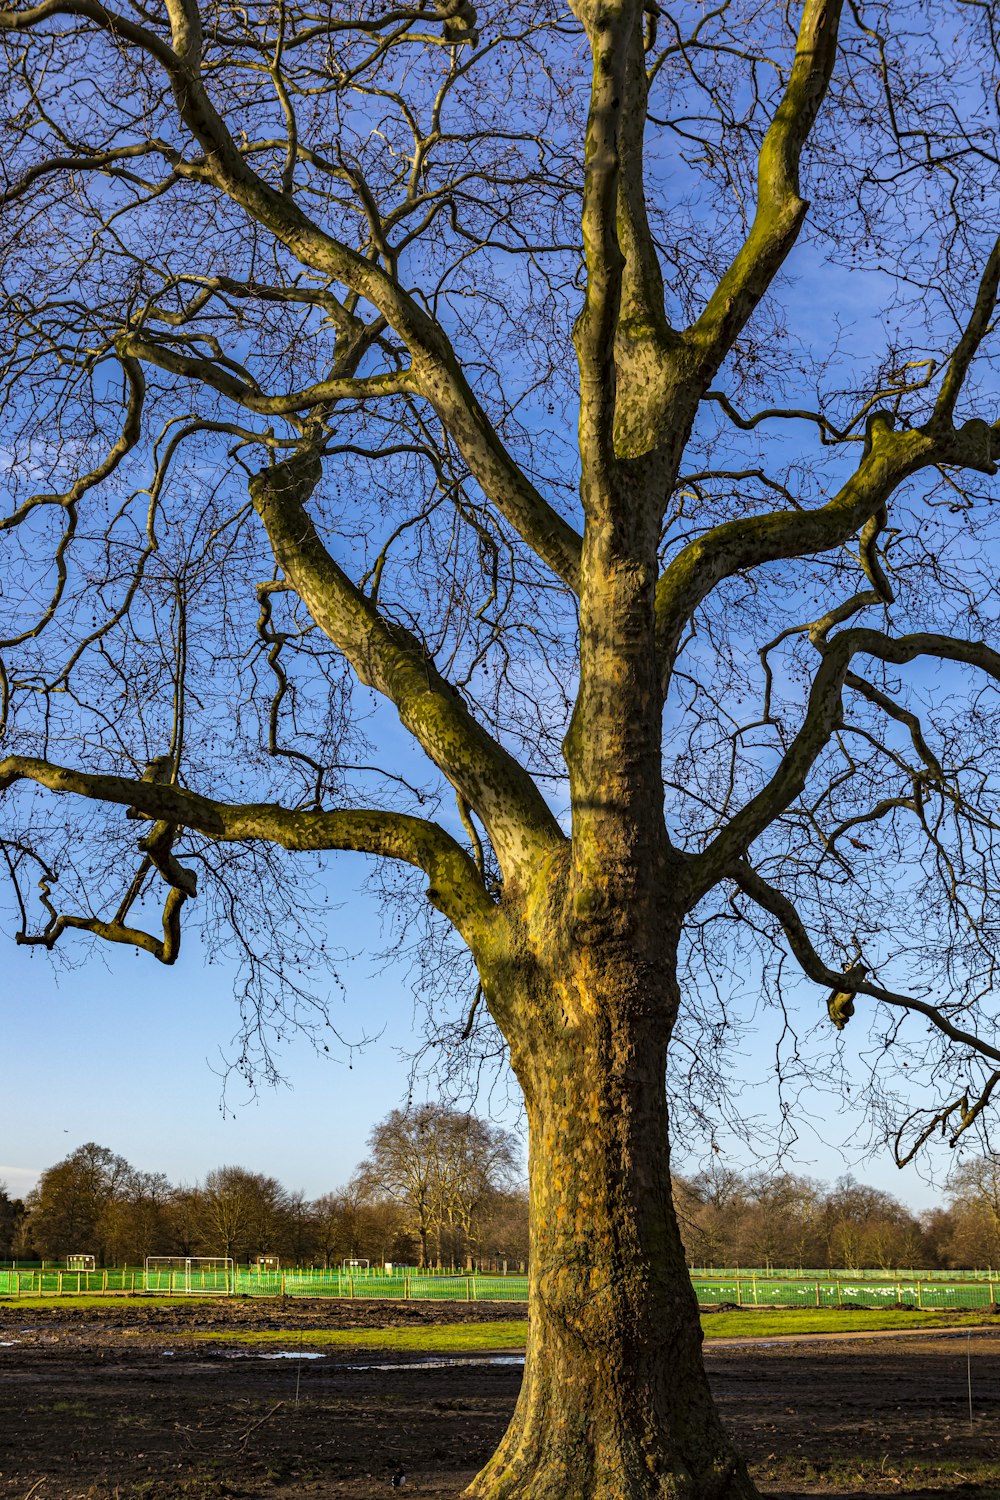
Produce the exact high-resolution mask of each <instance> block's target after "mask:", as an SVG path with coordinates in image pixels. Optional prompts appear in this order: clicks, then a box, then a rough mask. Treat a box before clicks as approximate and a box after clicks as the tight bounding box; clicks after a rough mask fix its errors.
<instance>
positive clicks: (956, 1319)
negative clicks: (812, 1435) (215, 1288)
mask: <svg viewBox="0 0 1000 1500" xmlns="http://www.w3.org/2000/svg"><path fill="white" fill-rule="evenodd" d="M123 1300H124V1301H127V1302H128V1303H129V1304H130V1305H132V1306H138V1307H144V1308H145V1307H177V1306H178V1305H183V1306H185V1307H187V1306H189V1305H190V1304H191V1303H192V1302H197V1303H201V1304H203V1305H205V1306H214V1307H218V1305H219V1298H218V1297H139V1298H136V1299H134V1300H133V1299H132V1298H131V1297H129V1298H125V1299H119V1298H116V1297H112V1298H110V1299H109V1298H108V1297H98V1296H92V1297H87V1296H83V1297H59V1298H56V1297H30V1298H29V1297H22V1298H20V1299H18V1300H17V1301H16V1302H15V1301H14V1299H13V1298H9V1299H6V1298H5V1299H2V1300H0V1306H6V1307H10V1308H14V1307H16V1308H18V1309H19V1310H21V1311H23V1312H26V1313H27V1312H29V1311H32V1310H34V1309H41V1308H50V1307H55V1306H58V1307H59V1308H66V1309H70V1308H72V1309H78V1310H80V1311H88V1310H89V1309H91V1308H107V1307H113V1306H115V1305H116V1303H117V1304H118V1305H120V1304H121V1301H123ZM266 1306H267V1302H266V1300H265V1299H261V1308H262V1311H263V1310H264V1309H265V1308H266ZM386 1311H387V1316H389V1312H388V1309H387V1310H386ZM701 1321H702V1327H703V1329H704V1331H705V1338H706V1340H707V1341H711V1340H712V1339H743V1338H766V1339H773V1338H781V1337H787V1336H789V1335H796V1334H805V1333H876V1332H880V1331H882V1330H886V1329H889V1330H892V1329H898V1330H903V1329H910V1328H964V1327H968V1326H970V1325H974V1324H979V1323H989V1321H990V1315H989V1313H988V1312H986V1311H983V1312H930V1311H928V1312H887V1311H883V1310H879V1311H875V1312H857V1311H855V1310H852V1309H843V1310H841V1309H839V1308H835V1307H831V1308H811V1309H809V1308H789V1309H779V1308H760V1309H748V1308H743V1309H741V1310H738V1311H735V1312H720V1313H712V1312H709V1313H704V1314H703V1315H702V1320H701ZM527 1330H528V1325H527V1323H526V1322H524V1321H523V1320H512V1321H510V1322H503V1323H438V1324H434V1325H431V1326H429V1327H424V1328H368V1329H361V1328H343V1329H306V1330H303V1331H300V1330H299V1329H295V1328H287V1329H274V1328H272V1329H262V1330H254V1329H241V1328H232V1329H211V1330H207V1329H206V1330H198V1329H191V1330H188V1329H185V1330H184V1331H183V1332H182V1333H181V1332H179V1331H174V1332H172V1333H171V1334H170V1335H169V1336H170V1337H171V1338H172V1339H175V1340H178V1339H193V1340H197V1341H199V1342H215V1343H225V1344H261V1345H265V1346H268V1345H270V1346H277V1347H280V1348H285V1349H295V1348H298V1347H299V1345H300V1343H301V1344H302V1345H303V1346H306V1345H308V1346H309V1347H311V1348H322V1347H324V1346H325V1347H339V1348H346V1349H399V1350H409V1351H412V1352H417V1353H420V1352H423V1353H441V1352H451V1353H456V1354H461V1353H464V1352H470V1351H471V1352H474V1351H476V1350H483V1349H498V1350H521V1349H523V1348H524V1345H525V1339H526V1337H527ZM134 1331H135V1332H136V1333H137V1334H146V1333H147V1332H148V1330H147V1329H145V1328H142V1329H140V1328H136V1329H135V1330H134ZM166 1332H167V1331H166V1330H164V1333H165V1334H166Z"/></svg>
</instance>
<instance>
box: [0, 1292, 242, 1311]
mask: <svg viewBox="0 0 1000 1500" xmlns="http://www.w3.org/2000/svg"><path fill="white" fill-rule="evenodd" d="M224 1300H225V1299H224V1298H220V1297H218V1296H215V1297H212V1296H208V1297H198V1296H190V1295H184V1296H181V1295H178V1296H176V1297H147V1296H145V1295H144V1294H143V1293H139V1294H138V1295H135V1296H133V1294H132V1293H131V1292H107V1293H100V1294H97V1293H95V1294H94V1295H92V1296H87V1295H84V1296H82V1297H71V1296H66V1297H0V1307H23V1308H24V1309H25V1311H28V1310H29V1309H30V1308H37V1307H69V1308H74V1309H76V1308H79V1309H80V1311H81V1312H86V1311H87V1310H89V1309H90V1308H92V1307H123V1306H124V1307H178V1306H180V1305H182V1304H183V1305H187V1304H188V1303H189V1302H203V1303H206V1304H209V1303H215V1304H216V1306H217V1305H218V1304H219V1302H220V1301H224Z"/></svg>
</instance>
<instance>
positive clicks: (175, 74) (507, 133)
mask: <svg viewBox="0 0 1000 1500" xmlns="http://www.w3.org/2000/svg"><path fill="white" fill-rule="evenodd" d="M994 26H995V17H994V13H993V9H992V7H990V6H988V5H978V4H977V5H964V4H959V3H957V0H947V3H946V0H928V3H926V4H925V3H921V4H916V3H913V4H910V3H907V0H903V3H902V4H896V5H891V6H890V5H889V4H888V3H887V0H872V3H871V4H868V5H865V6H857V5H852V6H850V7H842V5H841V3H840V0H804V3H803V4H802V6H801V9H800V10H799V12H798V15H797V20H796V28H790V26H789V16H788V13H787V12H786V10H785V9H784V8H783V7H781V6H777V5H767V4H760V5H758V4H756V3H755V0H734V3H723V4H722V5H720V6H716V7H713V8H711V9H709V10H704V9H702V8H699V7H693V6H681V7H679V8H675V9H672V10H671V9H666V8H664V7H663V6H662V5H661V4H660V3H659V0H643V3H641V4H640V3H639V0H574V3H573V14H572V16H569V15H566V14H565V13H563V12H561V11H559V10H557V9H556V8H555V7H552V6H550V5H549V4H548V3H547V0H524V3H523V4H518V5H516V6H515V7H513V8H511V7H509V6H506V5H505V6H497V7H495V8H491V7H490V6H489V4H488V3H487V4H484V5H483V6H481V7H480V8H479V9H474V8H473V6H472V5H471V4H470V3H469V0H429V3H426V4H425V3H423V0H421V3H418V4H416V5H409V4H404V5H399V6H396V5H393V4H391V3H390V4H389V5H387V6H385V7H375V6H372V5H369V4H368V3H367V0H365V3H363V4H362V5H361V6H360V7H347V6H344V7H341V6H340V5H339V4H337V3H335V0H320V3H318V4H316V5H308V6H307V5H304V4H302V3H301V0H277V3H275V4H274V5H267V6H259V5H253V4H251V5H250V6H248V7H247V6H243V7H230V6H228V5H225V4H221V3H218V0H205V3H204V4H203V5H202V6H201V8H199V7H198V5H197V4H196V0H162V3H161V0H124V3H123V5H122V8H121V9H115V8H114V7H113V6H112V5H109V4H107V3H105V0H38V3H37V4H31V3H24V4H21V3H18V4H16V5H13V6H11V7H9V8H7V9H4V10H3V11H0V32H2V35H3V38H4V44H5V48H6V68H5V72H4V75H3V83H2V87H3V90H4V93H5V99H4V108H3V111H2V117H3V124H2V131H3V140H2V152H0V162H2V167H0V170H2V172H3V174H4V181H5V184H6V186H5V192H4V199H3V202H4V216H3V221H2V230H0V275H2V280H3V288H4V291H3V302H2V312H3V329H4V331H3V336H2V344H0V347H2V354H3V363H2V367H0V371H2V402H3V410H4V415H5V424H6V426H5V434H4V443H5V448H6V452H7V455H8V459H9V469H8V473H7V478H6V488H7V490H8V495H7V499H6V505H5V510H4V514H3V518H2V520H0V528H2V531H0V535H2V537H3V544H4V546H5V548H6V552H5V569H6V577H5V581H4V589H3V594H2V596H0V658H2V666H0V733H2V734H3V736H4V755H5V758H4V759H3V760H2V761H0V787H2V788H3V789H4V790H5V791H6V794H7V795H6V797H5V803H4V809H5V811H4V818H5V827H4V843H3V856H4V859H5V862H6V866H7V869H8V871H9V873H10V876H11V881H12V888H13V892H14V895H13V912H14V923H15V927H16V930H17V935H18V937H19V939H20V940H21V941H22V942H32V943H37V944H41V945H43V946H44V947H46V948H48V949H50V950H55V951H57V952H59V951H62V952H66V951H67V949H66V942H65V940H66V939H67V938H70V939H74V938H76V940H77V941H80V939H81V937H83V938H84V939H85V938H86V936H87V935H89V936H90V937H91V938H94V937H96V938H99V939H102V940H105V941H110V942H117V943H125V944H130V945H133V946H134V947H136V948H138V949H140V950H143V951H145V952H147V953H149V954H151V955H152V956H153V957H155V958H157V959H159V960H161V961H162V962H164V963H172V962H174V960H175V959H176V956H177V953H178V949H179V944H180V942H181V937H182V926H183V922H184V921H185V920H187V916H186V914H187V913H189V912H191V911H192V910H193V911H195V912H198V911H200V912H203V913H204V914H205V921H206V925H207V943H208V949H209V952H210V953H211V954H212V955H213V956H214V954H215V953H216V952H217V951H219V950H220V949H221V948H222V947H224V946H226V945H228V948H229V950H230V951H231V952H232V953H235V955H236V956H237V958H238V959H239V961H240V963H241V964H242V972H243V980H242V982H241V984H242V987H241V991H240V1000H241V1005H242V1008H243V1021H244V1035H245V1037H246V1051H245V1053H244V1054H242V1056H241V1061H242V1063H243V1065H244V1066H245V1067H247V1068H248V1069H249V1068H250V1067H251V1066H252V1064H253V1059H254V1050H255V1048H258V1047H259V1044H260V1043H261V1042H262V1041H263V1042H266V1036H267V1028H268V1026H269V1025H270V1026H274V1027H276V1028H277V1029H278V1030H279V1032H280V1030H281V1029H282V1028H283V1027H284V1026H286V1025H289V1024H294V1023H296V1022H298V1023H300V1024H309V1023H310V1021H311V1020H315V1022H316V1024H317V1025H318V1026H319V1027H320V1028H322V1025H323V1021H322V1014H321V1012H318V1011H316V1010H315V1009H313V1008H312V1007H313V997H314V995H315V991H314V989H313V988H311V986H310V982H309V975H308V973H305V974H304V973H303V970H304V969H305V970H308V968H309V965H310V963H312V964H314V965H315V966H317V967H319V966H321V965H322V962H323V959H324V956H325V944H326V940H327V937H326V924H325V922H324V921H323V915H322V905H321V898H322V892H321V891H320V890H314V889H312V888H311V887H310V883H309V874H308V872H309V870H310V869H312V868H314V866H313V865H312V864H311V862H310V861H311V860H314V859H316V858H317V857H318V856H320V855H323V854H326V853H330V852H332V851H336V850H349V851H355V852H360V853H362V854H364V855H368V856H372V857H374V858H375V859H376V860H377V861H381V862H382V863H383V866H384V867H388V866H390V865H391V866H393V867H398V868H400V869H403V868H405V867H412V868H413V869H415V870H416V871H417V872H420V875H421V878H422V879H423V880H424V881H425V884H426V893H427V898H428V901H429V903H430V906H431V907H432V908H433V910H434V911H435V912H437V913H439V914H440V915H441V917H442V918H443V919H444V921H445V922H446V923H448V924H450V927H451V929H453V931H454V933H455V934H456V935H457V938H456V942H457V940H459V939H460V940H461V941H462V942H463V943H464V944H465V946H466V950H467V953H468V955H469V956H470V957H469V960H468V964H467V971H468V970H469V969H472V970H474V971H475V974H474V980H475V986H476V988H475V991H474V993H473V990H472V986H471V985H470V990H469V993H468V995H467V996H463V998H464V999H465V1001H466V1005H465V1007H464V1014H463V1015H462V1016H461V1017H460V1018H459V1019H458V1020H457V1021H456V1023H455V1024H454V1026H453V1028H452V1029H451V1031H450V1033H448V1032H447V1031H446V1029H445V1028H444V1026H443V1025H442V1030H441V1034H440V1039H447V1040H448V1041H449V1043H450V1044H457V1043H458V1042H460V1041H461V1039H462V1038H463V1037H465V1038H467V1039H468V1040H471V1041H475V1040H476V1039H477V1038H478V1037H480V1036H482V1035H483V1030H484V1028H485V1027H486V1024H487V1023H486V1021H485V1020H484V1017H485V1015H486V1014H487V1013H488V1014H489V1016H491V1017H492V1019H493V1021H495V1023H496V1025H497V1026H498V1027H499V1028H500V1031H501V1032H502V1034H503V1036H504V1038H505V1039H506V1044H507V1045H508V1046H509V1050H510V1061H511V1064H512V1067H513V1069H514V1072H515V1073H516V1076H517V1079H518V1081H519V1083H520V1085H521V1088H522V1089H523V1092H524V1097H525V1102H526V1107H527V1113H528V1118H529V1124H530V1131H531V1160H530V1176H531V1212H532V1245H531V1298H532V1322H531V1341H530V1346H529V1349H528V1356H527V1364H526V1370H525V1377H524V1383H523V1387H522V1392H521V1398H520V1401H519V1404H518V1407H517V1411H516V1413H515V1416H514V1418H513V1421H512V1423H511V1426H510V1429H509V1431H508V1433H507V1435H506V1437H505V1438H504V1440H503V1442H502V1443H501V1445H500V1448H499V1449H498V1451H497V1454H496V1455H495V1457H494V1458H493V1459H492V1460H491V1462H490V1463H489V1464H488V1465H487V1467H486V1468H485V1470H484V1471H483V1473H482V1474H481V1475H480V1476H479V1477H478V1478H477V1479H476V1481H475V1482H474V1483H473V1485H472V1486H471V1488H470V1491H469V1494H470V1495H475V1496H480V1497H488V1496H495V1495H499V1494H502V1495H504V1496H505V1497H507V1500H517V1497H528V1496H530V1497H531V1500H565V1497H566V1496H569V1495H574V1496H575V1495H580V1496H589V1497H594V1500H598V1497H600V1500H610V1497H614V1500H634V1497H643V1500H646V1497H650V1496H659V1497H662V1496H665V1495H675V1494H679V1493H681V1492H683V1493H684V1494H686V1495H689V1496H698V1497H706V1500H707V1497H723V1496H725V1497H733V1500H735V1497H737V1496H747V1495H750V1494H751V1493H752V1489H753V1487H752V1484H751V1482H750V1480H749V1478H748V1476H747V1474H746V1470H745V1468H744V1466H743V1464H742V1463H741V1461H740V1460H739V1458H738V1457H737V1456H736V1455H735V1454H734V1453H733V1451H732V1449H731V1446H730V1444H729V1441H728V1440H727V1438H726V1437H725V1435H724V1433H723V1432H722V1429H721V1426H720V1424H719V1421H718V1418H717V1415H716V1413H715V1411H714V1408H713V1406H712V1403H711V1399H710V1395H709V1391H708V1386H707V1382H706V1380H705V1378H704V1372H703V1369H702V1361H701V1350H700V1332H699V1327H698V1320H697V1312H696V1308H695V1303H694V1298H693V1295H692V1293H691V1289H690V1285H689V1283H688V1279H687V1276H686V1272H685V1268H684V1258H683V1251H682V1246H681V1241H680V1238H679V1235H678V1232H677V1226H676V1218H675V1214H674V1210H673V1205H672V1201H671V1193H670V1176H669V1153H668V1146H667V1134H668V1113H667V1091H666V1090H665V1088H664V1077H665V1075H666V1076H667V1078H668V1080H669V1090H670V1097H671V1100H672V1109H673V1118H674V1120H675V1122H678V1123H679V1122H680V1121H681V1120H683V1119H685V1118H686V1119H688V1120H694V1121H696V1122H699V1123H700V1126H701V1128H702V1129H703V1130H704V1131H706V1132H707V1133H708V1134H709V1136H711V1135H712V1134H713V1132H714V1131H715V1130H716V1128H717V1126H718V1124H719V1122H720V1121H724V1120H726V1119H731V1118H732V1115H731V1113H730V1114H727V1113H726V1111H727V1110H729V1109H730V1105H729V1104H727V1095H726V1091H725V1088H724V1083H725V1078H726V1063H727V1054H730V1055H731V1054H733V1053H734V1052H736V1051H737V1049H738V1048H739V1046H740V1038H741V1029H740V1023H741V1016H742V1018H743V1020H744V1021H749V1020H750V1019H752V1017H753V1013H754V1006H753V1005H751V1006H749V1007H744V1006H743V1005H742V1003H741V1002H742V1000H743V990H744V989H745V988H746V987H747V986H746V979H747V976H749V977H750V987H751V988H752V989H754V990H757V989H759V990H760V991H761V995H762V998H761V1000H760V1003H761V1004H771V1005H773V1006H774V1007H775V1013H776V1015H777V1018H778V1022H779V1029H780V1046H779V1054H780V1060H781V1065H782V1074H783V1077H784V1079H785V1080H786V1085H787V1090H788V1091H787V1092H785V1093H784V1094H783V1096H782V1101H781V1104H782V1120H783V1121H784V1122H787V1125H786V1127H785V1128H786V1130H787V1129H791V1128H793V1127H792V1124H791V1121H792V1118H793V1113H792V1105H793V1104H794V1102H795V1099H796V1096H797V1092H798V1091H799V1090H800V1089H801V1088H802V1087H805V1084H806V1081H807V1080H808V1079H809V1078H810V1077H814V1078H816V1079H817V1080H818V1081H819V1083H820V1084H821V1085H822V1086H823V1087H826V1086H827V1085H828V1084H829V1083H830V1081H831V1079H835V1076H836V1068H837V1059H838V1057H840V1058H841V1059H842V1060H843V1062H844V1065H845V1067H846V1063H847V1054H846V1053H845V1052H844V1051H843V1050H842V1048H840V1047H839V1045H835V1048H834V1057H833V1061H832V1063H831V1061H830V1060H829V1059H827V1061H826V1063H824V1065H823V1066H822V1067H819V1066H817V1064H816V1061H815V1054H816V1049H817V1047H818V1046H820V1045H821V1035H820V1034H822V1035H823V1036H826V1037H829V1038H830V1039H832V1041H833V1042H834V1044H839V1043H841V1042H842V1041H843V1038H844V1036H845V1034H846V1036H847V1037H848V1038H851V1037H853V1036H854V1035H855V1034H856V1032H857V1031H858V1030H859V1029H860V1027H859V1021H860V1018H861V1016H865V1017H867V1018H870V1020H871V1051H870V1053H869V1054H868V1055H867V1056H866V1057H865V1059H864V1066H863V1073H862V1076H863V1078H864V1080H865V1084H864V1090H863V1092H864V1093H866V1094H867V1096H868V1098H869V1102H870V1103H871V1104H872V1105H873V1106H874V1119H875V1121H876V1123H877V1125H878V1126H879V1128H880V1129H881V1130H882V1131H883V1132H884V1133H885V1134H886V1135H888V1137H889V1138H890V1139H892V1140H893V1141H894V1143H895V1150H896V1154H897V1159H898V1160H900V1161H905V1160H908V1159H909V1158H910V1157H911V1156H912V1154H913V1152H914V1151H915V1150H916V1149H917V1148H918V1147H919V1146H920V1144H921V1143H922V1142H925V1141H927V1140H928V1139H929V1138H930V1137H931V1136H932V1135H933V1134H934V1133H935V1132H941V1133H944V1135H945V1136H946V1137H948V1138H950V1139H952V1140H955V1139H957V1138H958V1137H959V1136H960V1135H961V1134H962V1133H963V1132H965V1131H967V1130H968V1129H970V1127H976V1128H979V1127H980V1126H981V1125H982V1124H983V1122H984V1120H985V1109H986V1106H987V1104H988V1102H989V1100H990V1097H991V1095H992V1094H993V1092H994V1091H995V1089H996V1085H997V1082H998V1081H1000V1066H998V1065H1000V1047H998V1046H997V1042H996V1037H995V1028H994V1013H993V1007H992V994H993V976H994V973H995V967H996V958H997V953H996V935H997V932H998V930H1000V928H998V914H997V910H996V900H995V892H996V890H997V879H996V874H997V871H996V834H997V820H996V811H995V808H996V790H997V781H998V773H1000V764H998V754H1000V751H998V746H1000V733H998V722H997V703H996V684H997V682H998V681H1000V652H998V650H997V643H996V634H997V630H996V625H997V581H996V570H995V567H994V565H993V562H992V556H994V555H995V554H991V550H990V549H991V548H992V547H994V546H995V540H996V539H995V535H994V531H995V511H994V508H993V506H992V503H991V502H992V501H993V500H994V499H995V485H994V483H993V479H994V475H995V473H996V470H997V461H998V457H1000V433H998V430H997V427H996V425H995V423H994V420H993V408H994V395H993V392H994V386H995V337H994V331H993V329H994V319H995V303H996V297H997V288H998V283H1000V243H998V242H997V240H996V226H995V222H994V211H993V196H994V193H995V172H996V163H997V160H998V155H1000V152H998V140H997V129H996V125H995V97H996V89H997V84H998V77H997V73H998V64H997V46H996V38H995V34H994V30H993V28H994ZM793 31H794V34H793ZM796 275H799V276H801V277H804V278H805V279H804V282H803V284H802V286H801V287H800V288H799V289H798V290H797V289H796V286H795V282H794V278H795V276H796ZM830 288H832V293H831V292H830ZM830 295H832V296H833V298H834V300H836V301H838V302H839V301H846V300H848V299H851V301H852V304H853V307H854V309H855V311H856V317H855V319H854V322H853V326H844V320H843V319H842V318H841V319H838V318H837V317H836V316H827V315H825V309H824V305H823V304H824V299H825V298H828V297H829V296H830ZM837 311H839V309H837ZM397 721H398V723H397ZM400 726H401V727H402V731H403V733H402V735H401V733H400ZM449 797H454V799H455V802H456V804H457V805H456V807H455V810H454V812H451V811H449V807H448V798H449ZM123 812H124V817H123ZM285 851H288V852H289V853H290V854H291V855H293V856H294V855H297V856H299V857H298V859H297V860H296V859H294V858H286V855H285ZM293 872H297V878H295V875H294V874H293ZM406 889H407V890H408V891H410V892H412V887H410V886H408V887H406ZM196 897H197V906H195V904H194V903H195V898H196ZM156 910H159V915H158V916H156V917H155V920H154V919H153V913H154V911H156ZM435 951H436V952H440V951H442V948H441V945H440V944H439V945H438V948H437V949H436V950H435ZM455 951H456V950H455V949H452V955H454V952H455ZM313 972H314V973H315V972H316V969H315V968H314V970H313ZM439 972H444V973H447V974H448V975H449V977H450V978H454V975H455V973H456V968H455V961H454V957H452V961H451V963H450V966H449V965H447V964H446V965H445V966H444V968H443V969H441V970H439ZM793 972H794V973H795V974H797V975H799V976H800V982H799V983H798V984H797V985H796V984H793V983H792V982H791V979H790V975H791V974H792V973H793ZM802 976H804V977H802ZM812 986H814V987H815V993H816V994H818V995H819V996H820V997H821V998H820V1001H819V1005H818V1007H815V1008H814V1009H813V1010H812V1011H811V1012H810V1011H809V1009H808V1000H807V1001H806V1005H807V1009H806V1012H805V1013H806V1015H807V1016H809V1017H810V1019H808V1020H807V1021H806V1022H805V1023H803V1022H802V1021H801V1020H796V1019H795V1013H794V1006H795V1004H796V1002H797V1001H798V999H799V998H801V997H802V996H804V995H811V994H813V990H812V989H811V987H812ZM755 1003H756V1001H755ZM817 1021H818V1022H819V1023H820V1024H819V1025H818V1026H817V1024H816V1023H817ZM863 1024H864V1022H863V1021H862V1022H861V1025H862V1026H863ZM317 1034H318V1036H319V1037H320V1038H321V1039H324V1033H323V1032H322V1029H320V1030H319V1031H318V1033H317ZM928 1038H929V1040H927V1039H928ZM326 1044H327V1045H329V1041H328V1039H326ZM445 1050H447V1049H445ZM904 1065H905V1067H904ZM906 1080H909V1081H910V1082H909V1083H907V1082H906ZM685 1104H688V1105H690V1107H691V1109H692V1110H693V1111H694V1113H693V1114H690V1113H689V1114H688V1115H686V1116H685V1115H684V1113H683V1108H684V1105H685ZM738 1105H739V1100H738V1098H737V1101H736V1107H737V1108H738Z"/></svg>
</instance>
